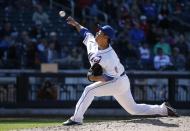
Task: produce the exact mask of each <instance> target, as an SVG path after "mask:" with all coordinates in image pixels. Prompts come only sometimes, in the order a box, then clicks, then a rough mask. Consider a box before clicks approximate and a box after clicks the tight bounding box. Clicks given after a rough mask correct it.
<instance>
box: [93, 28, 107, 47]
mask: <svg viewBox="0 0 190 131" xmlns="http://www.w3.org/2000/svg"><path fill="white" fill-rule="evenodd" d="M95 40H96V42H97V43H98V45H99V46H100V47H101V46H105V44H106V45H107V44H108V42H107V40H108V36H107V35H106V34H104V32H102V31H101V30H99V31H98V32H97V33H96V36H95Z"/></svg>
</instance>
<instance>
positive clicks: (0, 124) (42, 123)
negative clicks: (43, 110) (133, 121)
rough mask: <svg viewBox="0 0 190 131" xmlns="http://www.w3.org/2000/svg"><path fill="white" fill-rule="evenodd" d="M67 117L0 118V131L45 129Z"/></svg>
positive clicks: (109, 118)
mask: <svg viewBox="0 0 190 131" xmlns="http://www.w3.org/2000/svg"><path fill="white" fill-rule="evenodd" d="M68 118H69V117H66V116H65V117H61V118H60V117H58V118H54V117H47V118H0V131H9V130H18V129H27V128H35V127H47V126H56V125H61V124H62V122H63V121H65V120H66V119H68ZM123 119H128V118H126V117H124V118H123V117H100V116H98V117H94V116H93V117H89V116H88V117H86V118H85V120H84V122H85V123H88V122H90V123H91V122H101V121H110V120H123Z"/></svg>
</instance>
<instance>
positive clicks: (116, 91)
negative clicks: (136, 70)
mask: <svg viewBox="0 0 190 131" xmlns="http://www.w3.org/2000/svg"><path fill="white" fill-rule="evenodd" d="M84 34H85V35H84ZM82 35H83V36H85V39H84V41H83V43H84V44H85V45H86V47H87V52H88V56H89V61H90V64H91V65H93V64H94V63H99V64H100V65H101V66H102V68H103V73H104V74H105V75H106V76H107V77H110V78H111V79H108V80H107V81H106V82H102V81H98V82H94V83H93V84H91V85H89V86H87V87H86V88H85V90H84V92H83V94H82V96H81V98H80V99H79V101H78V102H77V105H76V108H75V113H74V115H73V116H72V117H71V118H70V119H71V120H73V121H76V122H80V123H82V122H83V118H84V113H85V111H86V110H87V108H88V107H89V106H90V104H91V102H92V101H93V99H94V97H95V96H96V97H99V96H113V97H114V98H115V99H116V100H117V101H118V103H119V104H120V105H121V106H122V107H123V108H124V109H125V110H126V111H128V112H129V113H130V114H135V115H154V114H160V115H167V108H166V107H165V106H164V104H162V105H146V104H137V103H136V102H135V101H134V99H133V97H132V94H131V90H130V82H129V79H128V77H127V75H125V74H124V73H122V72H124V67H123V65H122V64H121V63H120V61H119V58H118V57H117V55H116V53H115V51H114V50H113V49H112V47H111V46H109V47H108V48H107V49H105V50H98V44H97V43H96V41H95V38H94V36H93V35H92V34H91V33H89V32H88V31H87V32H85V33H84V32H83V33H82Z"/></svg>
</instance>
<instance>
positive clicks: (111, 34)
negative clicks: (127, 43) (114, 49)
mask: <svg viewBox="0 0 190 131" xmlns="http://www.w3.org/2000/svg"><path fill="white" fill-rule="evenodd" d="M98 28H99V29H100V30H101V31H102V32H103V33H105V34H106V35H107V36H108V37H109V38H110V39H111V40H114V39H115V31H114V29H113V28H112V27H111V26H110V25H104V26H100V25H98Z"/></svg>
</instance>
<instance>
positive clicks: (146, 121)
mask: <svg viewBox="0 0 190 131" xmlns="http://www.w3.org/2000/svg"><path fill="white" fill-rule="evenodd" d="M128 122H132V123H140V124H151V125H156V126H165V127H179V125H177V124H172V123H165V122H163V121H161V120H159V119H155V118H154V119H150V118H138V119H131V120H126V123H128Z"/></svg>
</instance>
